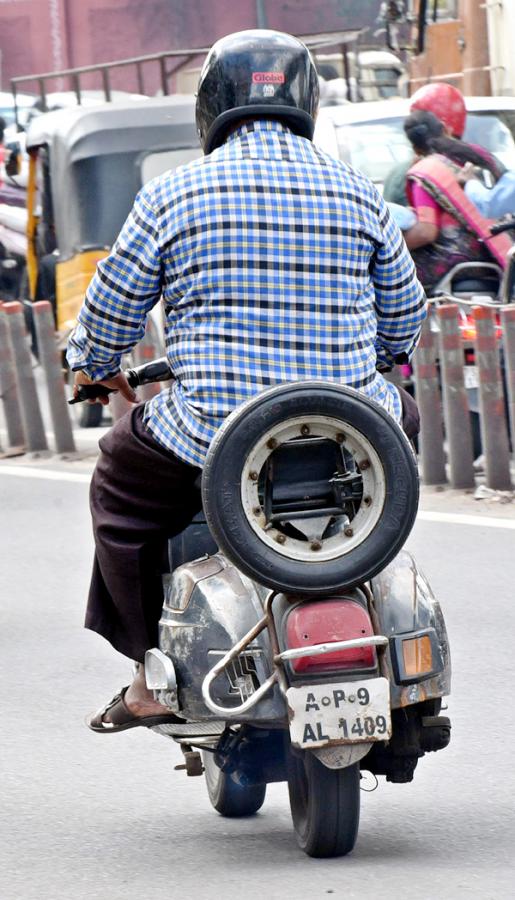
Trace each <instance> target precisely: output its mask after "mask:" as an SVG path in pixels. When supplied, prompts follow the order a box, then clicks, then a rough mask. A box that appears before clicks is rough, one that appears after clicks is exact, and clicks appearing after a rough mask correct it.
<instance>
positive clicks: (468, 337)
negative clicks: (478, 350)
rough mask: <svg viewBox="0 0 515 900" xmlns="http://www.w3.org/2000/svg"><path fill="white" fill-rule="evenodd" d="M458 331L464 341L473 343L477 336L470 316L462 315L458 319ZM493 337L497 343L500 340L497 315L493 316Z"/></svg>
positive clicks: (499, 323)
mask: <svg viewBox="0 0 515 900" xmlns="http://www.w3.org/2000/svg"><path fill="white" fill-rule="evenodd" d="M460 331H461V336H462V338H463V340H464V341H475V340H476V336H477V329H476V322H475V319H474V316H473V315H471V314H467V315H464V316H463V317H462V318H460ZM495 336H496V338H497V340H498V341H500V340H501V338H502V325H501V320H500V318H499V314H498V313H496V316H495Z"/></svg>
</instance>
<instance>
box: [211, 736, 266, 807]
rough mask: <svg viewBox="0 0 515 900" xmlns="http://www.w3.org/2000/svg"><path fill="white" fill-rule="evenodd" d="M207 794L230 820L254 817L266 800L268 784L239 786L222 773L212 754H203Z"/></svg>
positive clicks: (212, 803) (212, 804) (214, 805)
mask: <svg viewBox="0 0 515 900" xmlns="http://www.w3.org/2000/svg"><path fill="white" fill-rule="evenodd" d="M202 761H203V763H204V774H205V777H206V785H207V792H208V795H209V800H210V801H211V806H212V807H213V808H214V809H216V811H217V812H219V813H220V815H221V816H225V817H226V818H229V819H234V818H239V817H243V816H253V815H254V814H255V813H257V811H258V809H261V807H262V806H263V803H264V800H265V794H266V784H251V785H241V784H237V783H236V782H235V781H233V780H232V778H230V776H229V775H226V774H225V773H224V772H222V770H221V769H219V768H218V766H217V765H216V763H215V760H214V757H213V754H212V753H209V752H207V751H204V752H203V753H202Z"/></svg>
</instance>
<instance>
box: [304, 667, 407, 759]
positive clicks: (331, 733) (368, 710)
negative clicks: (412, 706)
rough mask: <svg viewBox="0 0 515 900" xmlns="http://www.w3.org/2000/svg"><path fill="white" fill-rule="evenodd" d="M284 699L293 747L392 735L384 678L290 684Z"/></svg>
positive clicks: (372, 739) (354, 742) (343, 742)
mask: <svg viewBox="0 0 515 900" xmlns="http://www.w3.org/2000/svg"><path fill="white" fill-rule="evenodd" d="M286 699H287V701H288V707H289V714H290V737H291V742H292V744H294V745H295V746H296V747H324V746H326V745H327V744H358V743H363V742H365V741H386V740H388V738H389V737H390V736H391V733H392V723H391V717H390V685H389V682H388V680H387V679H386V678H370V679H367V680H366V681H347V682H344V683H342V682H337V683H335V684H310V685H303V686H302V687H291V688H289V689H288V690H287V691H286Z"/></svg>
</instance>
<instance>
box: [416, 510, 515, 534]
mask: <svg viewBox="0 0 515 900" xmlns="http://www.w3.org/2000/svg"><path fill="white" fill-rule="evenodd" d="M417 519H420V520H421V521H423V522H441V523H442V525H476V526H477V527H479V528H483V527H484V528H511V529H515V517H514V518H513V519H496V518H494V517H493V516H492V517H489V516H482V515H477V516H470V515H466V514H465V513H445V512H430V511H429V510H426V509H421V510H420V511H419V513H418V514H417Z"/></svg>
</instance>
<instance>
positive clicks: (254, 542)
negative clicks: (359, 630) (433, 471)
mask: <svg viewBox="0 0 515 900" xmlns="http://www.w3.org/2000/svg"><path fill="white" fill-rule="evenodd" d="M306 434H309V435H312V436H313V437H314V436H316V435H319V436H322V437H323V438H325V439H332V440H334V441H338V442H345V448H346V450H347V451H349V453H350V454H351V455H352V457H353V458H354V460H355V465H356V471H357V472H359V473H360V475H361V478H362V484H363V490H362V499H361V501H360V505H359V509H358V511H357V512H356V514H355V517H354V518H353V519H352V520H351V521H349V520H347V521H346V520H345V519H344V518H343V517H340V519H339V521H340V520H341V521H343V525H342V526H341V528H340V530H339V531H338V532H337V533H336V534H334V533H333V534H332V536H331V537H329V538H327V539H324V540H317V541H311V542H310V540H309V539H308V540H304V542H302V541H301V540H298V539H294V538H292V535H291V532H290V533H289V534H286V535H285V534H279V533H278V531H277V530H276V529H275V528H274V526H273V525H272V524H270V522H267V521H266V520H265V516H264V514H263V510H262V509H261V508H260V500H259V497H258V482H259V477H258V475H259V469H260V466H262V465H264V462H263V461H264V460H265V458H266V456H267V454H268V456H269V455H270V453H271V452H272V451H271V450H270V449H267V448H270V447H277V446H279V445H281V444H282V443H284V442H286V441H290V440H292V439H293V438H295V437H297V438H299V437H300V436H301V435H306ZM418 496H419V482H418V470H417V466H416V461H415V457H414V454H413V451H412V448H411V445H410V444H409V441H408V439H407V438H406V436H405V434H404V432H403V431H402V429H401V428H400V427H399V426H398V425H397V423H396V422H395V421H394V420H393V419H392V417H391V416H390V415H389V414H388V413H387V412H386V410H384V409H383V408H382V407H381V406H379V405H378V404H377V403H376V402H375V401H373V400H371V399H369V398H368V397H366V396H365V395H363V394H361V393H359V392H358V391H355V390H353V389H351V388H348V387H344V386H342V385H338V384H332V383H325V382H321V381H313V382H297V383H294V384H286V385H280V386H277V387H273V388H271V389H269V390H267V391H265V392H263V393H262V394H259V395H257V396H256V397H253V398H252V399H251V400H249V401H247V402H246V403H244V404H243V405H242V406H240V407H239V408H238V409H237V410H235V411H234V412H233V413H232V414H231V415H230V416H229V417H228V418H227V419H226V421H225V422H224V424H223V425H222V427H221V428H220V429H219V431H218V432H217V434H216V435H215V438H214V439H213V442H212V444H211V446H210V449H209V452H208V456H207V459H206V463H205V467H204V470H203V475H202V500H203V505H204V510H205V514H206V519H207V522H208V525H209V528H210V530H211V533H212V535H213V537H214V539H215V540H216V542H217V543H218V546H219V547H220V549H221V550H222V552H223V553H224V554H225V555H226V556H227V558H228V559H229V560H230V561H231V562H232V563H233V564H234V565H235V566H236V567H237V568H238V569H239V570H240V571H241V572H243V573H244V574H246V575H248V576H249V577H250V578H252V579H254V580H255V581H257V582H259V583H261V584H263V585H266V586H268V587H270V588H273V589H276V590H278V591H282V592H285V593H301V594H304V595H314V594H321V593H322V594H327V593H331V592H333V591H335V590H338V589H341V588H349V587H352V586H353V585H356V584H358V583H360V582H363V581H368V580H369V579H370V578H372V577H373V576H374V575H376V574H377V573H378V572H380V571H381V570H382V569H383V568H385V566H387V565H388V563H389V562H390V561H391V560H392V559H393V557H394V556H395V555H396V554H397V553H398V552H399V550H400V549H401V547H402V546H403V544H404V542H405V541H406V539H407V537H408V535H409V533H410V531H411V528H412V526H413V523H414V521H415V516H416V513H417V508H418Z"/></svg>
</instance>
